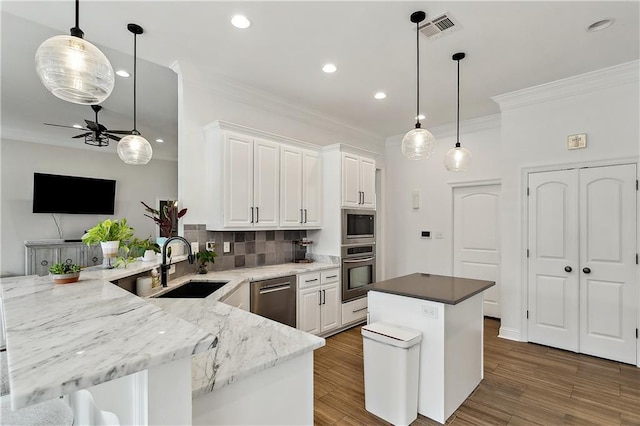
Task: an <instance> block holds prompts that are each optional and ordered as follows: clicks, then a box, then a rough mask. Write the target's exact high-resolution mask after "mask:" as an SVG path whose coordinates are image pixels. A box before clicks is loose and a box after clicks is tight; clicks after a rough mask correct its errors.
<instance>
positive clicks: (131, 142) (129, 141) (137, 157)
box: [118, 24, 153, 165]
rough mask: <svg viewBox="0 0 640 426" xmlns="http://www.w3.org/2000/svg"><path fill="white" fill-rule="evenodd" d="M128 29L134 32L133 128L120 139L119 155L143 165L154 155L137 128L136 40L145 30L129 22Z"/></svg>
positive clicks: (124, 159) (123, 159) (127, 160)
mask: <svg viewBox="0 0 640 426" xmlns="http://www.w3.org/2000/svg"><path fill="white" fill-rule="evenodd" d="M127 29H128V30H129V31H130V32H131V33H133V130H132V131H131V134H130V135H127V136H125V137H123V138H122V139H120V142H118V156H119V157H120V159H121V160H122V161H124V162H125V163H127V164H134V165H142V164H147V163H148V162H149V160H151V156H152V155H153V148H151V144H150V143H149V141H147V140H146V139H145V138H143V137H142V135H140V132H138V130H137V128H136V74H137V72H136V71H137V69H136V68H137V66H136V64H137V53H138V52H137V45H136V40H137V37H138V35H139V34H142V33H143V32H144V30H143V29H142V27H141V26H140V25H136V24H129V25H127Z"/></svg>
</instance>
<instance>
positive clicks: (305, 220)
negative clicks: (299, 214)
mask: <svg viewBox="0 0 640 426" xmlns="http://www.w3.org/2000/svg"><path fill="white" fill-rule="evenodd" d="M304 223H307V209H304Z"/></svg>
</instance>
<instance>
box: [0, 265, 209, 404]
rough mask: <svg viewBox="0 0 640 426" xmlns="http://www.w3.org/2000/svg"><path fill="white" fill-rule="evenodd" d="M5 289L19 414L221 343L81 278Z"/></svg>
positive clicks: (6, 281) (33, 280)
mask: <svg viewBox="0 0 640 426" xmlns="http://www.w3.org/2000/svg"><path fill="white" fill-rule="evenodd" d="M129 272H130V271H129ZM129 275H130V274H129ZM125 276H126V275H125ZM0 288H1V290H2V303H3V308H4V321H5V329H6V343H7V358H8V369H9V383H10V388H11V401H12V406H13V408H14V409H18V408H21V407H24V406H27V405H31V404H35V403H38V402H40V401H45V400H48V399H52V398H55V397H57V396H60V395H64V394H68V393H70V392H73V391H76V390H80V389H84V388H87V387H89V386H93V385H97V384H99V383H103V382H106V381H109V380H113V379H115V378H118V377H122V376H126V375H128V374H131V373H134V372H137V371H141V370H145V369H148V368H149V367H153V366H156V365H161V364H164V363H168V362H171V361H174V360H177V359H180V358H184V357H187V356H191V355H193V354H197V353H200V352H203V351H208V350H209V349H212V348H213V347H214V346H215V344H216V339H217V336H216V335H214V334H212V333H210V332H206V331H204V330H203V329H202V328H200V327H198V326H195V325H194V324H192V323H191V322H188V321H185V320H183V319H180V318H178V317H176V316H174V315H171V314H169V313H167V312H166V311H165V310H163V309H160V308H158V307H157V306H155V305H154V304H152V303H148V302H147V301H146V300H144V299H141V298H139V297H137V296H135V295H133V294H131V293H129V292H127V291H126V290H124V289H122V288H119V287H117V286H115V285H113V284H111V283H109V282H107V281H105V280H102V279H90V278H88V277H87V276H86V275H85V273H84V272H82V273H81V275H80V281H78V282H77V283H73V284H65V285H56V284H54V283H53V281H52V279H51V277H48V276H45V277H38V276H28V277H16V278H3V279H0Z"/></svg>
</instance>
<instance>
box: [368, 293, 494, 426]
mask: <svg viewBox="0 0 640 426" xmlns="http://www.w3.org/2000/svg"><path fill="white" fill-rule="evenodd" d="M368 296H369V322H370V323H374V322H379V321H384V322H388V323H391V324H397V325H400V326H405V327H408V328H412V329H415V330H419V331H421V332H422V343H421V344H420V345H421V346H420V373H419V384H418V413H420V414H422V415H423V416H426V417H429V418H430V419H433V420H435V421H437V422H440V423H444V422H445V421H446V420H447V418H449V416H450V415H451V414H453V412H454V411H455V410H456V409H457V408H458V407H459V406H460V405H461V404H462V403H463V402H464V400H465V399H466V398H467V397H468V396H469V395H470V394H471V392H473V390H474V389H475V388H476V386H478V384H479V383H480V381H481V380H482V378H483V377H484V374H483V369H482V365H483V350H482V345H483V313H482V293H478V294H476V295H474V296H472V297H470V298H468V299H466V300H464V301H462V302H460V303H458V304H455V305H452V304H446V303H440V302H433V301H429V300H424V299H420V298H413V297H408V296H399V295H395V294H389V293H383V292H379V291H369V293H368Z"/></svg>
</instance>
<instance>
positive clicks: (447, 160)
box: [444, 143, 471, 172]
mask: <svg viewBox="0 0 640 426" xmlns="http://www.w3.org/2000/svg"><path fill="white" fill-rule="evenodd" d="M470 163H471V152H469V150H468V149H466V148H462V147H461V146H460V143H456V147H455V148H451V149H450V150H449V151H447V154H446V155H445V156H444V166H445V167H446V169H447V170H449V171H450V172H464V171H466V170H467V169H468V168H469V164H470Z"/></svg>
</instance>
